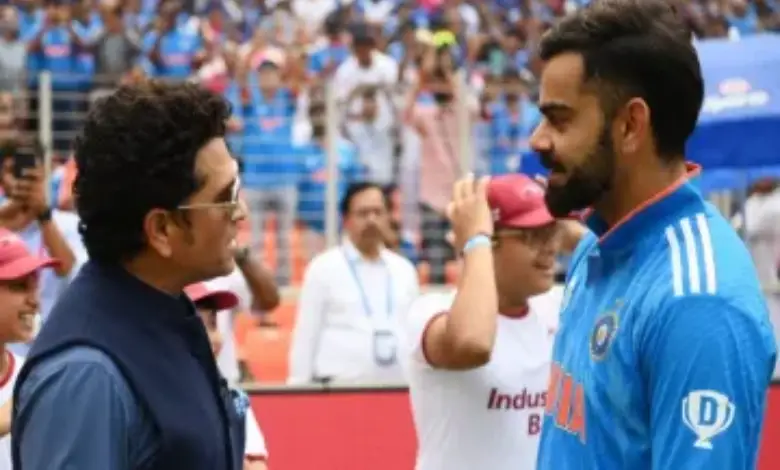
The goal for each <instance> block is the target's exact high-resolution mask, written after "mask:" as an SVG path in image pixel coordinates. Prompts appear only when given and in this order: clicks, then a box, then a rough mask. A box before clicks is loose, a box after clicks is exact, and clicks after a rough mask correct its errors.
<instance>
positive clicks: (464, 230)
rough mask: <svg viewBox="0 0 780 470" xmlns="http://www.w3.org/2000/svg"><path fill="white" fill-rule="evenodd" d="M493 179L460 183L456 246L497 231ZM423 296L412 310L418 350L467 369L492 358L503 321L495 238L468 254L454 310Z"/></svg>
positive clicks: (454, 206)
mask: <svg viewBox="0 0 780 470" xmlns="http://www.w3.org/2000/svg"><path fill="white" fill-rule="evenodd" d="M486 186H487V180H482V181H480V182H479V183H477V185H476V186H475V184H474V181H473V177H470V178H465V179H464V180H461V181H458V182H457V183H456V184H455V189H454V190H453V202H452V203H451V204H450V207H449V209H448V213H449V214H450V219H451V220H452V222H453V227H454V231H455V240H456V245H457V246H459V247H461V246H463V244H464V243H465V242H466V241H468V240H470V239H472V238H473V237H474V236H477V235H487V236H489V235H490V234H492V232H493V228H492V224H493V220H492V216H491V214H490V208H489V207H488V204H487V199H486V195H485V191H486ZM425 303H426V301H425V300H421V301H420V303H417V304H416V305H415V306H413V307H412V309H411V311H410V314H409V316H408V317H409V318H408V321H409V324H410V326H411V331H410V332H409V334H410V338H411V340H412V341H416V344H417V345H418V346H417V348H418V351H419V352H418V353H413V354H415V355H416V356H417V358H418V359H422V360H424V361H425V362H427V363H428V365H430V366H432V367H434V368H440V369H452V370H464V369H473V368H475V367H480V366H482V365H484V364H486V363H487V362H488V361H489V360H490V356H491V353H492V351H493V344H494V343H495V339H496V328H497V324H498V290H497V288H496V281H495V274H494V270H493V250H492V246H491V244H490V243H489V242H487V243H484V244H480V245H476V246H474V247H472V248H470V249H468V248H467V252H466V253H465V254H464V256H463V271H462V273H461V278H460V283H459V284H458V292H457V294H456V295H455V300H454V301H453V303H452V306H451V308H449V311H447V310H446V309H444V310H439V311H438V312H437V311H435V309H432V308H431V307H430V306H427V305H425Z"/></svg>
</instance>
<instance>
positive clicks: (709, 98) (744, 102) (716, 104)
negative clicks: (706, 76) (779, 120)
mask: <svg viewBox="0 0 780 470" xmlns="http://www.w3.org/2000/svg"><path fill="white" fill-rule="evenodd" d="M770 99H771V97H770V96H769V93H767V91H766V90H760V89H758V90H754V89H753V87H752V86H751V85H750V83H749V82H748V81H747V80H745V79H744V78H730V79H728V80H723V81H722V82H720V84H719V85H718V92H717V93H716V94H710V95H706V96H705V97H704V103H703V104H702V108H701V112H702V113H703V114H718V113H721V112H723V111H729V110H732V109H742V108H760V107H762V106H766V105H767V104H769V100H770Z"/></svg>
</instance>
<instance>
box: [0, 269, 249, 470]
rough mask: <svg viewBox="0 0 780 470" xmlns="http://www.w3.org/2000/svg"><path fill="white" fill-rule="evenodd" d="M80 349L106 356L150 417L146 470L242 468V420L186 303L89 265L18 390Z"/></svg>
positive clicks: (38, 345) (43, 335)
mask: <svg viewBox="0 0 780 470" xmlns="http://www.w3.org/2000/svg"><path fill="white" fill-rule="evenodd" d="M77 345H87V346H91V347H95V348H97V349H99V350H101V351H103V352H104V353H106V354H107V355H108V356H109V357H110V358H111V359H112V360H113V361H114V362H115V363H116V365H117V367H118V369H119V370H120V371H121V372H122V374H123V376H124V378H125V379H126V380H127V382H128V384H129V386H130V389H131V390H132V391H133V393H134V395H135V398H136V400H137V401H138V402H139V404H140V406H143V407H144V408H145V409H146V410H147V411H148V413H149V416H151V417H152V419H153V421H154V424H155V427H156V428H157V431H158V438H159V443H160V446H159V448H158V452H157V453H156V457H155V458H154V459H153V464H152V465H151V467H147V469H148V470H179V469H180V470H239V469H240V468H241V466H242V460H243V459H242V453H243V432H242V431H243V417H242V416H239V415H238V414H237V411H236V409H235V407H234V406H233V403H232V402H233V399H232V396H231V394H230V392H229V390H228V388H227V386H226V384H225V382H224V380H221V377H220V375H219V372H218V370H217V366H216V363H215V360H214V357H213V355H212V352H211V348H210V346H209V342H208V338H207V335H206V332H205V329H204V327H203V324H202V322H201V320H200V318H199V317H198V316H197V315H196V314H195V310H194V306H193V305H192V303H191V302H189V300H187V299H186V298H185V297H184V296H180V297H179V298H176V297H172V296H170V295H167V294H165V293H162V292H160V291H158V290H156V289H154V288H152V287H151V286H149V285H147V284H144V283H143V282H141V281H140V280H138V279H137V278H135V277H133V276H132V275H130V274H129V273H127V272H126V271H125V270H124V269H122V268H120V267H118V266H108V265H103V264H99V263H96V262H94V261H90V262H88V263H87V264H86V265H85V266H84V267H83V268H82V270H81V272H80V273H79V274H78V275H77V276H76V278H75V279H74V280H73V282H72V283H71V284H70V285H69V286H68V288H67V289H66V290H65V291H64V292H63V294H62V296H61V297H60V299H59V300H58V302H57V304H56V305H55V306H54V308H53V309H52V311H51V313H50V315H49V318H48V319H47V321H46V323H45V324H44V326H43V328H42V329H41V332H40V334H39V335H38V337H37V338H36V340H35V343H34V345H33V347H32V349H31V350H30V354H29V356H28V358H27V360H26V362H25V364H24V366H23V367H22V370H21V371H20V373H19V378H18V382H17V384H16V387H17V390H19V387H21V384H22V383H23V382H24V380H25V378H26V377H27V375H28V374H29V372H30V370H31V369H33V368H34V367H35V366H36V364H37V363H39V362H40V361H41V360H42V359H44V358H46V357H49V356H51V355H53V354H56V353H57V352H60V351H62V350H64V349H66V348H69V347H73V346H77ZM96 412H99V410H96ZM239 424H240V426H239ZM239 429H240V431H239ZM231 436H232V437H231ZM239 440H240V442H237V441H239ZM17 444H18V441H17V440H14V441H12V452H13V454H14V460H17V454H18V447H17ZM147 469H144V470H147Z"/></svg>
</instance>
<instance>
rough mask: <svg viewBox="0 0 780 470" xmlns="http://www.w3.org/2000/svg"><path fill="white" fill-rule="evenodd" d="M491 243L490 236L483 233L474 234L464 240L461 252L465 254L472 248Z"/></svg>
mask: <svg viewBox="0 0 780 470" xmlns="http://www.w3.org/2000/svg"><path fill="white" fill-rule="evenodd" d="M491 244H492V243H491V242H490V237H489V236H487V235H485V234H484V233H480V234H478V235H474V236H473V237H471V238H470V239H469V240H468V241H467V242H466V244H465V245H463V254H464V255H465V254H466V253H468V252H469V251H471V250H473V249H474V248H478V247H480V246H490V245H491Z"/></svg>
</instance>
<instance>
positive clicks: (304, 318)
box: [288, 257, 328, 385]
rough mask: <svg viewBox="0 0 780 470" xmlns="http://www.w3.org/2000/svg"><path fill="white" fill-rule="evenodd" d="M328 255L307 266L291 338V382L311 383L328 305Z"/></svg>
mask: <svg viewBox="0 0 780 470" xmlns="http://www.w3.org/2000/svg"><path fill="white" fill-rule="evenodd" d="M323 261H325V259H324V258H321V257H320V258H315V259H314V260H313V261H312V262H311V263H310V264H309V266H308V268H307V269H306V274H305V275H304V278H303V284H302V286H301V290H300V298H299V299H298V314H297V316H296V317H295V327H294V328H293V332H292V339H291V341H290V376H289V378H288V383H290V384H296V385H297V384H307V383H311V382H312V379H313V378H314V373H315V370H314V361H315V356H316V354H317V347H318V345H319V339H320V334H321V332H322V320H323V318H322V315H323V307H324V306H325V295H326V291H325V286H324V285H323V284H324V281H325V279H326V276H327V275H328V273H327V270H326V269H325V268H327V266H325V265H323Z"/></svg>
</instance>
